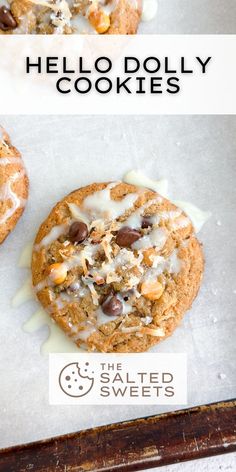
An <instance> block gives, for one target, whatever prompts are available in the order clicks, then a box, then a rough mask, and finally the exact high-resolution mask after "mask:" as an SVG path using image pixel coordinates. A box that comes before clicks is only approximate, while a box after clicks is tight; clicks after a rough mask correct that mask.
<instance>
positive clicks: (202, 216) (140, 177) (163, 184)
mask: <svg viewBox="0 0 236 472" xmlns="http://www.w3.org/2000/svg"><path fill="white" fill-rule="evenodd" d="M124 182H127V183H130V184H133V185H137V186H141V187H147V188H150V189H151V190H154V191H155V192H158V193H160V194H161V195H162V196H163V197H168V195H167V190H168V181H167V180H166V179H163V180H152V179H150V178H149V177H146V176H145V175H144V174H142V172H141V171H139V170H131V171H130V172H127V173H126V174H125V176H124ZM172 201H173V203H174V204H175V205H176V206H177V207H179V208H181V209H182V210H183V211H184V212H185V213H186V214H187V216H188V217H189V218H190V220H191V221H192V224H193V226H194V229H195V231H196V233H198V232H199V231H200V230H201V229H202V227H203V225H204V224H205V223H206V221H208V219H209V218H210V217H211V212H209V211H202V210H200V208H198V207H196V206H195V205H193V204H192V203H189V202H185V201H182V200H172ZM175 224H176V226H172V228H173V229H180V228H184V227H186V226H188V224H189V223H188V221H187V218H185V219H182V220H181V221H179V222H177V223H173V225H175Z"/></svg>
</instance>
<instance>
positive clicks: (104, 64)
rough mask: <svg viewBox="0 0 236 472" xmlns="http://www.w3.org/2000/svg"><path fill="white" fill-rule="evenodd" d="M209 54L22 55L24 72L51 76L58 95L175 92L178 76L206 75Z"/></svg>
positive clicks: (178, 84)
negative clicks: (53, 77) (23, 57)
mask: <svg viewBox="0 0 236 472" xmlns="http://www.w3.org/2000/svg"><path fill="white" fill-rule="evenodd" d="M211 63H212V57H211V56H207V57H200V56H193V57H191V58H189V57H188V58H186V57H184V56H178V57H169V56H165V57H156V56H147V57H145V58H140V57H138V56H125V57H123V58H117V59H116V60H112V59H111V58H109V57H107V56H100V57H97V58H96V59H94V60H92V61H91V59H90V60H89V59H88V58H87V57H76V58H75V57H73V58H68V57H64V56H63V57H60V56H46V57H43V56H38V57H29V56H27V57H26V58H25V71H26V73H27V74H32V77H33V76H35V74H36V75H39V74H40V75H50V76H53V75H54V76H55V87H56V89H57V91H58V92H59V93H61V94H71V93H78V94H88V93H90V92H92V91H95V92H96V93H98V94H109V93H115V94H127V95H128V94H164V93H165V94H173V95H175V94H178V93H179V92H180V91H181V87H182V84H181V78H182V77H183V76H185V77H186V76H189V78H190V79H191V77H192V76H194V75H198V76H199V75H200V76H203V77H204V75H205V74H207V72H208V70H209V68H210V66H211Z"/></svg>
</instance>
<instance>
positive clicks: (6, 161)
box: [0, 156, 22, 166]
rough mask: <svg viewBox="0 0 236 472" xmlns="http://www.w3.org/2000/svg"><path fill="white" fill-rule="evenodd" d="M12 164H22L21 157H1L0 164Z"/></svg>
mask: <svg viewBox="0 0 236 472" xmlns="http://www.w3.org/2000/svg"><path fill="white" fill-rule="evenodd" d="M10 164H12V165H14V164H22V159H21V157H14V156H13V157H0V166H7V165H10Z"/></svg>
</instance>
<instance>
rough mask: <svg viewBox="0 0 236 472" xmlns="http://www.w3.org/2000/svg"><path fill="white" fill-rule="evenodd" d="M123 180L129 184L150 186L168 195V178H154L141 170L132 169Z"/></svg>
mask: <svg viewBox="0 0 236 472" xmlns="http://www.w3.org/2000/svg"><path fill="white" fill-rule="evenodd" d="M123 180H124V182H126V183H127V184H131V185H137V186H138V187H146V188H150V189H151V190H154V191H155V192H157V193H160V195H162V196H163V197H167V196H168V180H166V179H161V180H152V179H149V177H147V176H146V175H144V174H142V172H141V171H139V170H131V171H130V172H127V173H126V174H125V175H124V177H123Z"/></svg>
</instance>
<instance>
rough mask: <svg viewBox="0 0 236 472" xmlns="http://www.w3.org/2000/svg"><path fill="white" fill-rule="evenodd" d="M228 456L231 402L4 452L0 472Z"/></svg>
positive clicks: (138, 466) (235, 410)
mask: <svg viewBox="0 0 236 472" xmlns="http://www.w3.org/2000/svg"><path fill="white" fill-rule="evenodd" d="M232 451H236V401H235V400H229V401H226V402H219V403H214V404H210V405H203V406H199V407H194V408H190V409H187V410H180V411H176V412H172V413H166V414H162V415H157V416H149V417H146V418H140V419H136V420H132V421H126V422H122V423H114V424H111V425H107V426H101V427H98V428H93V429H88V430H85V431H80V432H78V433H72V434H68V435H64V436H58V437H55V438H51V439H46V440H44V441H39V442H34V443H30V444H25V445H21V446H15V447H12V448H8V449H2V450H1V451H0V471H1V472H27V471H28V470H30V471H32V472H81V471H83V472H84V471H86V472H89V471H93V472H95V471H99V472H100V471H103V472H105V471H106V472H113V471H119V472H128V471H135V472H136V471H138V470H144V469H147V468H151V467H158V466H162V465H166V464H171V463H175V462H180V461H187V460H192V459H197V458H201V457H206V456H211V455H215V454H223V453H225V452H232Z"/></svg>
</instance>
